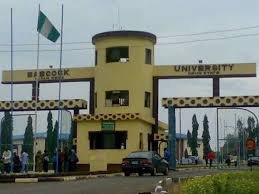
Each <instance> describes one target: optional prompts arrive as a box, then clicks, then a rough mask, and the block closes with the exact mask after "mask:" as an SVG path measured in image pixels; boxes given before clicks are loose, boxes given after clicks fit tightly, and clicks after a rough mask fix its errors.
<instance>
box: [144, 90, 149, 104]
mask: <svg viewBox="0 0 259 194" xmlns="http://www.w3.org/2000/svg"><path fill="white" fill-rule="evenodd" d="M144 103H145V107H150V92H145V102H144Z"/></svg>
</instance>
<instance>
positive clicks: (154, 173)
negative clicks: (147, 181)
mask: <svg viewBox="0 0 259 194" xmlns="http://www.w3.org/2000/svg"><path fill="white" fill-rule="evenodd" d="M156 173H157V171H156V167H154V168H153V169H152V172H151V176H156Z"/></svg>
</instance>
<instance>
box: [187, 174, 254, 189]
mask: <svg viewBox="0 0 259 194" xmlns="http://www.w3.org/2000/svg"><path fill="white" fill-rule="evenodd" d="M182 193H183V194H259V170H255V171H252V172H250V171H238V172H225V173H219V174H215V175H208V176H204V177H199V178H194V179H190V180H188V181H186V182H185V183H183V184H182Z"/></svg>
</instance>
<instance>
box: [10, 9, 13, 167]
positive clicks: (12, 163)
mask: <svg viewBox="0 0 259 194" xmlns="http://www.w3.org/2000/svg"><path fill="white" fill-rule="evenodd" d="M10 132H11V150H10V151H11V172H13V8H11V130H10Z"/></svg>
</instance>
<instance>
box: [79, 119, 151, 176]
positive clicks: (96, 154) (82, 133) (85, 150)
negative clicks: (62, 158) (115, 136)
mask: <svg viewBox="0 0 259 194" xmlns="http://www.w3.org/2000/svg"><path fill="white" fill-rule="evenodd" d="M115 127H116V129H115V130H116V131H128V139H127V141H126V147H127V148H126V149H101V150H90V147H89V146H90V145H89V139H88V132H89V131H100V130H101V121H85V122H79V123H78V131H77V150H78V151H77V154H78V157H79V163H80V164H90V171H105V170H107V164H108V163H111V164H121V162H122V158H124V157H126V156H127V155H128V154H129V153H130V152H132V151H137V150H139V133H140V132H142V133H143V140H144V141H143V143H144V145H143V146H144V149H143V150H147V149H148V143H147V136H148V133H151V125H149V124H147V123H144V122H143V121H140V120H132V121H121V120H117V121H116V123H115Z"/></svg>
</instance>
